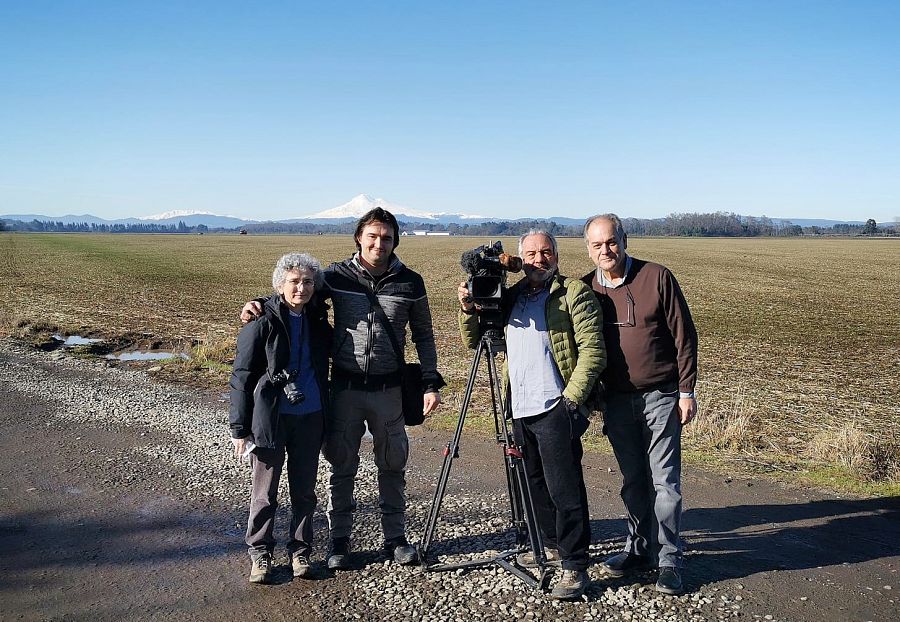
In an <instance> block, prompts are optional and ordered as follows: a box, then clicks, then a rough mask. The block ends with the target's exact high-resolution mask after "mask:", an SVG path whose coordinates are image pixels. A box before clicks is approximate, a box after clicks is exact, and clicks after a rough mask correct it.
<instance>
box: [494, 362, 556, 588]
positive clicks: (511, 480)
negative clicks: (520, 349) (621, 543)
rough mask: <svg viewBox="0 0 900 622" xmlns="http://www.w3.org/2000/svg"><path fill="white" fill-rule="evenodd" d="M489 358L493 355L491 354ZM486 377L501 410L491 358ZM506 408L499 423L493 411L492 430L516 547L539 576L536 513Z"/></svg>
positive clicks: (541, 554)
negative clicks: (523, 548)
mask: <svg viewBox="0 0 900 622" xmlns="http://www.w3.org/2000/svg"><path fill="white" fill-rule="evenodd" d="M492 354H493V353H492ZM488 374H489V376H490V377H491V391H492V394H493V392H494V391H496V392H497V394H498V396H499V402H500V405H501V407H503V406H504V402H503V399H502V395H500V391H501V387H500V380H499V375H498V374H497V366H496V362H495V361H494V358H493V356H491V357H489V358H488ZM509 406H510V405H509V404H508V403H506V404H505V407H504V408H502V412H503V416H502V420H500V419H499V418H498V417H499V416H498V412H497V409H496V408H495V409H494V417H495V418H497V419H495V426H496V428H497V430H498V431H500V430H502V435H501V438H498V440H499V441H500V442H502V443H503V446H504V454H505V464H506V478H507V485H508V488H509V491H510V495H509V501H510V508H511V512H512V518H513V525H514V526H515V528H516V538H517V543H518V544H519V545H524V544H525V542H526V541H527V543H528V548H529V549H531V552H532V554H533V555H534V560H535V562H536V563H537V564H538V566H539V567H540V568H541V571H542V573H544V572H545V566H546V563H547V557H546V554H545V553H544V543H543V539H542V538H541V533H540V529H539V528H538V524H537V513H536V512H535V509H534V500H533V498H532V496H531V486H530V485H529V483H528V476H527V474H526V473H525V463H524V460H523V459H522V452H521V451H520V450H519V448H518V446H517V445H516V443H515V440H514V439H513V438H512V434H511V433H510V430H509V426H510V422H509V420H510V417H507V416H506V415H507V413H508V409H509Z"/></svg>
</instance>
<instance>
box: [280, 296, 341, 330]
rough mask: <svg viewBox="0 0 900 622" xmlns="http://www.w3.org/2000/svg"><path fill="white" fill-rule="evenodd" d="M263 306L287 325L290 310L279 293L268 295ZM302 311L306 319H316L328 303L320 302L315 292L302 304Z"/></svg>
mask: <svg viewBox="0 0 900 622" xmlns="http://www.w3.org/2000/svg"><path fill="white" fill-rule="evenodd" d="M264 308H268V309H269V310H270V311H271V312H272V315H274V316H275V317H277V318H278V319H279V320H281V323H282V324H284V325H285V326H287V325H288V313H289V311H290V310H289V309H288V306H287V305H286V304H284V298H282V296H281V294H275V295H274V296H269V299H268V300H266V302H265V305H264ZM303 311H304V312H305V313H306V318H307V319H308V320H317V319H319V318H321V317H322V316H323V315H325V314H326V313H327V312H328V305H326V304H325V303H324V302H320V301H319V296H318V295H317V294H313V296H312V298H310V299H309V302H307V303H306V304H305V305H304V306H303Z"/></svg>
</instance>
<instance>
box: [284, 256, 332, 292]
mask: <svg viewBox="0 0 900 622" xmlns="http://www.w3.org/2000/svg"><path fill="white" fill-rule="evenodd" d="M291 270H309V271H310V272H312V274H313V281H314V282H315V284H316V290H319V289H321V288H322V285H323V284H324V283H325V273H324V272H322V265H321V264H320V263H319V260H318V259H316V258H315V257H313V256H312V255H308V254H306V253H288V254H286V255H282V256H281V259H279V260H278V262H277V263H276V264H275V270H274V271H273V272H272V288H273V289H274V290H275V291H276V292H277V291H278V289H279V288H280V287H281V286H282V285H284V281H285V279H287V273H288V272H290V271H291Z"/></svg>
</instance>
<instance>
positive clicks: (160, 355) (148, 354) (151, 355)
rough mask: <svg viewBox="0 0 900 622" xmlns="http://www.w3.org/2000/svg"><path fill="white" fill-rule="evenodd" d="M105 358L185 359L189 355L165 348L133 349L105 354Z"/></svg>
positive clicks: (120, 359) (133, 359)
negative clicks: (168, 350)
mask: <svg viewBox="0 0 900 622" xmlns="http://www.w3.org/2000/svg"><path fill="white" fill-rule="evenodd" d="M106 358H108V359H110V360H116V361H165V360H167V359H174V358H180V359H182V360H184V361H186V360H188V359H189V358H190V357H189V356H188V355H187V354H185V353H184V352H167V351H165V350H135V351H133V352H119V353H118V354H107V355H106Z"/></svg>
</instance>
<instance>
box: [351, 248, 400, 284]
mask: <svg viewBox="0 0 900 622" xmlns="http://www.w3.org/2000/svg"><path fill="white" fill-rule="evenodd" d="M347 263H349V264H350V266H351V267H352V268H353V269H354V270H356V271H357V272H359V273H360V274H362V275H363V276H364V277H366V278H367V279H369V280H371V281H373V282H374V281H380V280H381V279H383V278H384V277H386V276H388V275H389V274H397V273H398V272H400V271H401V270H402V269H403V268H405V267H406V266H405V265H404V263H403V262H402V261H400V258H399V257H397V255H395V254H394V253H391V261H390V263H388V267H387V270H385V271H384V274H382V275H381V276H380V277H378V278H377V279H376V278H375V277H374V276H372V273H371V272H369V271H368V270H367V269H366V267H365V266H364V265H362V262H361V261H360V260H359V251H356V252H355V253H353V257H351V258H350V259H349V260H348V262H347Z"/></svg>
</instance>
